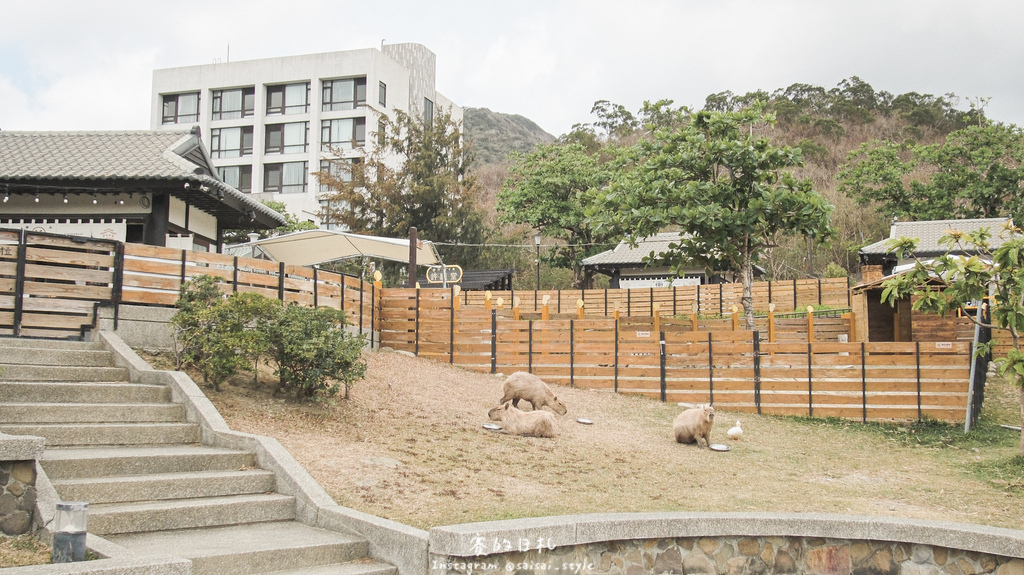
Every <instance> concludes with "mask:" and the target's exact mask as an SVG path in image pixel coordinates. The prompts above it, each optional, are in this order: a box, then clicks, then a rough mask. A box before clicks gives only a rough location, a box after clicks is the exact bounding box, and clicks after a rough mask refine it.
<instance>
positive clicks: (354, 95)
mask: <svg viewBox="0 0 1024 575" xmlns="http://www.w3.org/2000/svg"><path fill="white" fill-rule="evenodd" d="M365 105H366V78H365V77H363V78H346V79H344V80H324V93H323V111H325V112H334V111H338V110H354V109H356V108H358V107H359V106H365Z"/></svg>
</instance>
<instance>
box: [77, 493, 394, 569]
mask: <svg viewBox="0 0 1024 575" xmlns="http://www.w3.org/2000/svg"><path fill="white" fill-rule="evenodd" d="M91 511H92V509H90V512H91ZM91 522H92V518H91V517H90V526H91V525H92V523H91ZM90 531H91V529H90ZM109 539H110V540H111V541H112V542H113V543H116V544H118V545H121V546H122V547H125V548H127V549H129V550H131V551H133V552H135V553H139V554H143V555H172V556H177V557H185V558H188V559H191V560H192V572H193V574H194V575H207V574H217V575H235V574H249V573H273V572H279V571H285V570H289V569H290V570H296V569H307V568H314V567H325V566H330V568H331V570H330V571H328V572H329V573H350V574H352V575H356V574H362V573H373V574H376V573H381V574H382V575H383V574H384V573H395V571H379V572H378V571H361V570H358V569H359V568H361V566H362V565H363V563H357V564H352V563H349V562H351V561H360V562H361V561H364V558H365V556H366V554H367V552H368V545H367V543H366V540H365V539H363V538H362V537H361V536H359V535H355V534H349V533H339V532H335V531H327V530H324V529H319V528H316V527H310V526H308V525H303V524H301V523H298V522H295V521H287V522H276V523H261V524H258V525H235V526H231V527H217V528H211V529H188V530H182V531H163V532H158V533H135V534H127V535H112V536H110V537H109ZM373 565H378V564H373ZM388 567H389V566H388ZM346 569H357V570H353V571H348V570H346Z"/></svg>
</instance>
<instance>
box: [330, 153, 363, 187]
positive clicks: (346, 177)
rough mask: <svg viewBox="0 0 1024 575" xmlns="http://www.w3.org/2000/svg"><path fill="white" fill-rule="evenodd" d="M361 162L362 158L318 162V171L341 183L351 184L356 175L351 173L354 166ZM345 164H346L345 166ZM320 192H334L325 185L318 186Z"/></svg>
mask: <svg viewBox="0 0 1024 575" xmlns="http://www.w3.org/2000/svg"><path fill="white" fill-rule="evenodd" d="M360 162H362V158H336V159H333V160H320V171H321V172H323V173H325V174H329V175H330V176H331V177H333V178H334V179H336V180H339V181H342V182H351V181H352V180H353V179H355V176H356V174H354V173H353V171H354V170H355V166H356V165H358V164H359V163H360ZM345 164H348V165H347V166H346V165H345ZM320 191H321V192H333V191H335V190H334V189H332V188H331V187H330V186H328V185H327V184H323V183H321V184H320Z"/></svg>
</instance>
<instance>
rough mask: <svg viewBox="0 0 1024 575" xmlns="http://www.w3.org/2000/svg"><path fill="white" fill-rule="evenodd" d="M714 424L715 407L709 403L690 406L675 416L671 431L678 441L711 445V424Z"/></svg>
mask: <svg viewBox="0 0 1024 575" xmlns="http://www.w3.org/2000/svg"><path fill="white" fill-rule="evenodd" d="M714 424H715V408H714V407H711V406H710V405H705V406H703V407H700V406H698V407H692V408H690V409H687V410H686V411H683V412H682V413H680V414H679V415H677V416H676V420H675V421H674V422H673V423H672V431H674V432H675V434H676V441H677V442H679V443H696V444H697V447H701V445H700V440H701V439H703V440H704V445H705V446H709V445H711V426H712V425H714Z"/></svg>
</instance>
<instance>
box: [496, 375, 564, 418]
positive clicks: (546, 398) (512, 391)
mask: <svg viewBox="0 0 1024 575" xmlns="http://www.w3.org/2000/svg"><path fill="white" fill-rule="evenodd" d="M501 389H502V392H504V395H502V396H501V401H499V402H498V403H505V402H506V401H511V402H512V407H519V400H520V399H523V400H526V401H529V402H530V405H532V406H533V409H534V411H536V410H538V409H540V408H542V407H547V408H548V409H550V410H551V411H554V412H555V413H557V414H558V415H565V414H566V412H568V410H567V409H566V408H565V404H564V403H562V400H560V399H558V398H557V397H555V394H554V393H553V392H552V391H551V388H550V387H548V384H546V383H544V380H542V379H541V378H539V377H537V376H536V375H533V374H532V373H527V372H525V371H517V372H515V373H513V374H512V375H510V376H508V379H506V380H505V384H504V385H503V386H502V388H501Z"/></svg>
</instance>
